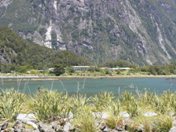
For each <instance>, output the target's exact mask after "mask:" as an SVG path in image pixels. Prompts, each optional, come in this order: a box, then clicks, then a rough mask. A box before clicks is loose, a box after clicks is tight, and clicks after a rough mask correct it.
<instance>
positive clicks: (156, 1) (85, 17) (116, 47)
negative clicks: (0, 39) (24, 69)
mask: <svg viewBox="0 0 176 132" xmlns="http://www.w3.org/2000/svg"><path fill="white" fill-rule="evenodd" d="M175 13H176V0H0V25H1V26H8V27H10V28H12V29H14V30H15V31H16V32H17V33H18V34H20V36H22V37H23V38H25V39H27V40H31V41H33V42H35V43H37V44H40V45H44V46H46V47H49V48H54V49H60V50H69V51H72V52H74V53H76V54H79V55H81V56H86V57H89V58H90V59H91V60H94V61H95V62H96V63H102V62H105V61H107V60H117V59H121V60H127V61H130V62H132V63H137V64H141V65H143V64H165V63H169V62H171V61H174V60H175V58H176V15H175Z"/></svg>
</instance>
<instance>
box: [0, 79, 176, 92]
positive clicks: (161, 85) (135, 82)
mask: <svg viewBox="0 0 176 132" xmlns="http://www.w3.org/2000/svg"><path fill="white" fill-rule="evenodd" d="M0 88H1V89H3V90H4V89H11V88H14V89H16V90H18V91H21V92H25V93H34V92H36V91H37V89H38V88H47V89H51V90H58V91H61V92H65V91H67V92H68V93H71V94H72V93H77V92H80V93H84V94H89V95H92V94H96V93H99V92H105V91H106V92H112V93H115V94H117V93H120V92H124V91H131V92H144V91H145V90H148V91H151V92H156V93H158V94H159V93H162V92H163V91H166V90H171V91H176V78H120V79H119V78H118V79H112V78H111V79H110V78H103V79H65V80H37V81H36V80H30V79H28V80H23V79H13V80H9V79H1V80H0Z"/></svg>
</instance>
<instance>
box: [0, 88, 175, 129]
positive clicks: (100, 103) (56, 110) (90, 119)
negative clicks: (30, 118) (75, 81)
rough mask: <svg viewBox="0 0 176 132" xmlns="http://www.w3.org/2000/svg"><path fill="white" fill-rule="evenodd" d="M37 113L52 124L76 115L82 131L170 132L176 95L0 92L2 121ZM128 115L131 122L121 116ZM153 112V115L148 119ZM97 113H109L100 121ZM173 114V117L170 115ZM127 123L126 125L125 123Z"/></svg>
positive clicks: (75, 122) (41, 91)
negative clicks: (18, 115) (108, 129)
mask: <svg viewBox="0 0 176 132" xmlns="http://www.w3.org/2000/svg"><path fill="white" fill-rule="evenodd" d="M27 112H34V113H35V114H36V116H37V118H38V120H39V121H45V122H52V121H55V120H57V119H60V118H65V117H68V116H69V113H73V115H74V116H73V120H72V121H71V123H72V124H73V125H74V127H75V128H76V129H77V130H78V131H81V132H96V131H97V130H98V129H100V128H99V126H97V125H96V122H97V121H98V122H99V123H100V124H101V125H103V124H105V125H107V126H108V128H110V129H114V128H116V127H122V128H123V129H125V128H124V127H125V126H128V127H127V128H126V129H127V130H128V131H129V132H135V131H137V130H140V129H141V126H142V130H144V131H147V132H153V131H155V132H161V131H162V132H168V131H169V130H170V128H171V127H172V117H174V115H175V114H176V93H173V92H169V91H168V92H164V93H163V94H161V95H156V94H154V93H148V92H145V93H143V94H137V95H133V94H130V93H127V92H125V93H124V94H122V95H119V96H115V95H113V94H111V93H100V94H98V95H95V96H91V97H86V96H82V95H80V94H76V95H69V96H68V94H67V93H59V92H56V91H48V90H44V89H40V90H39V91H38V92H37V93H36V94H34V95H26V94H23V93H18V92H16V91H14V90H10V91H2V92H1V93H0V120H1V121H3V120H7V119H8V120H9V119H10V120H11V122H13V121H14V119H15V118H14V117H16V115H17V114H19V113H27ZM121 112H127V113H128V114H129V117H128V118H129V119H128V120H129V121H127V119H126V117H124V116H123V115H121V114H120V113H121ZM146 112H154V113H155V114H156V115H154V116H145V113H146ZM95 113H106V115H108V116H106V118H105V117H104V118H103V119H101V118H102V117H101V116H97V115H96V114H95ZM171 113H172V114H171ZM126 121H127V122H126Z"/></svg>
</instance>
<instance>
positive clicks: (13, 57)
mask: <svg viewBox="0 0 176 132" xmlns="http://www.w3.org/2000/svg"><path fill="white" fill-rule="evenodd" d="M0 47H1V49H0V54H1V58H0V72H5V73H8V72H11V71H16V72H19V73H26V72H27V71H28V70H32V69H38V70H45V69H47V68H50V67H54V66H55V65H58V64H61V65H64V66H70V65H80V64H81V65H85V64H88V61H87V59H85V58H83V57H79V56H77V55H75V54H74V53H71V52H69V51H54V50H51V49H48V48H46V47H43V46H39V45H37V44H34V43H32V42H28V41H25V40H23V39H22V38H21V37H19V36H18V35H17V34H16V33H14V32H13V31H12V30H10V29H8V28H0Z"/></svg>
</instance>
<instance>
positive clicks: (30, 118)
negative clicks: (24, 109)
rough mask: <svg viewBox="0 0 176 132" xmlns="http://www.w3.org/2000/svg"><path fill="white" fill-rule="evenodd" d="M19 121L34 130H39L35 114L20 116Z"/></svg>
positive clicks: (18, 116)
mask: <svg viewBox="0 0 176 132" xmlns="http://www.w3.org/2000/svg"><path fill="white" fill-rule="evenodd" d="M16 119H17V121H21V122H23V123H26V124H28V125H30V126H32V127H33V128H34V129H37V128H38V126H37V125H36V122H37V119H36V117H35V115H34V114H18V115H17V118H16Z"/></svg>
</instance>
